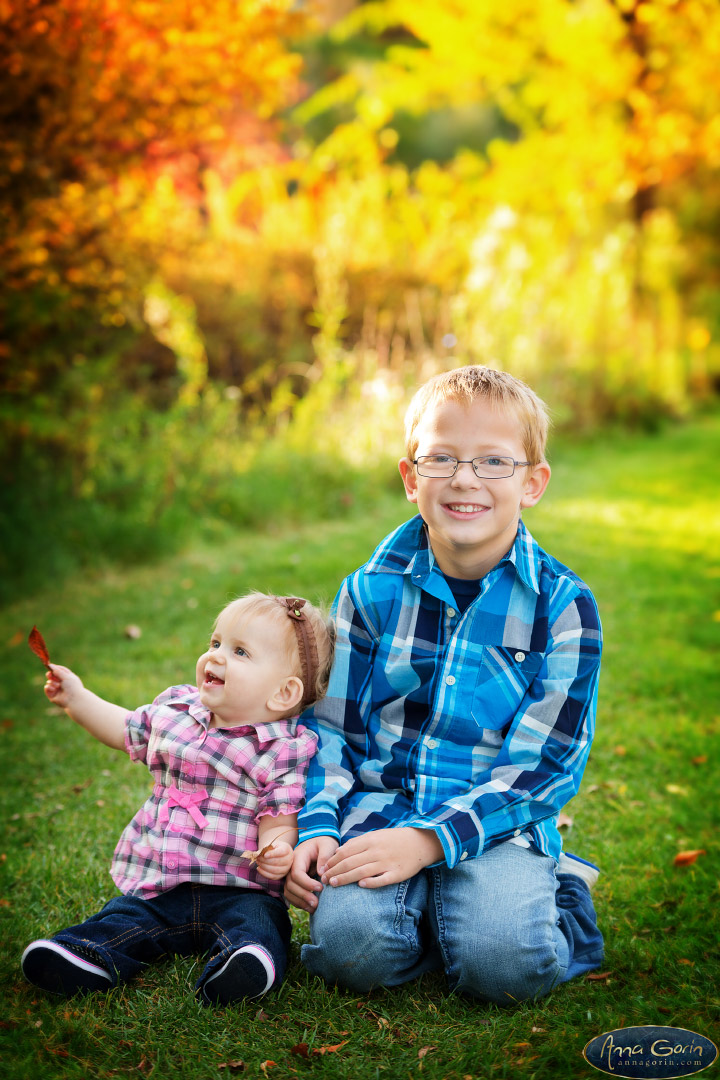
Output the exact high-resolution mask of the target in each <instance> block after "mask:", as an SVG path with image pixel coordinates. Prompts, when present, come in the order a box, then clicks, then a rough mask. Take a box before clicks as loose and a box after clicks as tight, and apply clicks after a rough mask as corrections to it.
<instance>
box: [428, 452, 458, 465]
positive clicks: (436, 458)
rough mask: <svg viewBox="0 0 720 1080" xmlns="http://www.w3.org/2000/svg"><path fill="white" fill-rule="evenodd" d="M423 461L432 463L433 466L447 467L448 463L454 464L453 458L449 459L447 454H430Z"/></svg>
mask: <svg viewBox="0 0 720 1080" xmlns="http://www.w3.org/2000/svg"><path fill="white" fill-rule="evenodd" d="M425 460H426V461H430V462H433V464H435V465H448V464H450V463H453V464H454V463H455V458H454V457H450V455H449V454H431V455H430V456H429V457H427V458H426V459H425Z"/></svg>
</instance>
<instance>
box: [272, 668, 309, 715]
mask: <svg viewBox="0 0 720 1080" xmlns="http://www.w3.org/2000/svg"><path fill="white" fill-rule="evenodd" d="M303 692H304V687H303V684H302V679H298V677H297V675H291V676H290V678H289V679H286V680H285V681H284V682H283V683H282V684H281V685H280V686H279V687H278V688H277V690H276V691H275V693H274V694H273V695H272V697H271V698H270V699H269V701H268V703H267V707H268V709H270V711H271V712H281V713H287V712H289V711H290V710H291V709H294V708H295V706H296V705H299V704H300V702H301V701H302V699H303Z"/></svg>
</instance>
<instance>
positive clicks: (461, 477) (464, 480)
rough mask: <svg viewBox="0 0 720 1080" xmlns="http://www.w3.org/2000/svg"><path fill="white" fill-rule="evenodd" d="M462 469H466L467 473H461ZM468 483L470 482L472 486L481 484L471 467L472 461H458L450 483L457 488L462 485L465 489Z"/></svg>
mask: <svg viewBox="0 0 720 1080" xmlns="http://www.w3.org/2000/svg"><path fill="white" fill-rule="evenodd" d="M463 469H466V470H467V472H463ZM468 481H471V482H472V484H473V485H477V484H479V483H480V482H481V481H480V477H479V476H478V475H477V473H476V472H475V470H474V469H473V467H472V461H459V462H458V467H457V469H456V470H455V475H454V476H453V478H452V482H453V484H456V485H458V486H460V485H462V486H464V487H467V484H468Z"/></svg>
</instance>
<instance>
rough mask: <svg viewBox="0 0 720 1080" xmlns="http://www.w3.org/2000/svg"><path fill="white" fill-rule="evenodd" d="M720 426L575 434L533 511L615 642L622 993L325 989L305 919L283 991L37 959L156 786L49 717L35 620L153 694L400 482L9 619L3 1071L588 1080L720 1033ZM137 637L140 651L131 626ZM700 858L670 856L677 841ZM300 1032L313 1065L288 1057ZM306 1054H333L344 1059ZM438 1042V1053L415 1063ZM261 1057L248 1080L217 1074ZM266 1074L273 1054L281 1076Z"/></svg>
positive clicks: (438, 985)
mask: <svg viewBox="0 0 720 1080" xmlns="http://www.w3.org/2000/svg"><path fill="white" fill-rule="evenodd" d="M719 456H720V417H707V418H705V419H703V420H699V421H697V422H694V423H692V424H688V425H687V426H684V427H674V428H668V429H666V430H665V431H664V432H663V433H662V434H660V435H659V436H657V437H630V436H627V435H622V436H620V435H610V434H608V435H605V436H604V437H603V438H602V439H601V440H600V439H599V440H598V441H596V442H594V443H585V444H581V445H562V446H558V448H557V449H556V450H555V452H554V454H553V462H554V477H553V481H552V483H551V487H550V489H549V491H548V494H547V496H546V497H545V499H544V501H543V503H542V504H541V506H540V507H538V508H537V509H536V510H534V511H532V512H530V513H528V515H527V518H526V520H527V523H528V525H529V527H530V528H531V530H532V531H533V532H534V534H535V535H536V536H537V537H538V539H539V540H540V542H541V543H542V544H544V545H545V546H546V547H547V548H548V549H549V550H550V551H552V552H553V553H554V554H555V555H556V556H557V557H558V558H560V559H562V560H563V561H565V562H567V563H568V564H569V565H570V566H572V567H573V568H574V569H575V570H577V571H578V572H579V573H580V574H582V575H583V576H584V577H585V579H586V580H587V581H588V582H589V583H590V585H591V586H592V587H593V589H594V591H595V593H596V595H597V598H598V601H599V604H600V609H601V613H602V616H603V622H604V629H605V635H606V651H605V661H604V672H603V679H602V685H601V699H600V709H599V718H598V731H597V738H596V742H595V746H594V748H593V752H592V755H591V758H590V762H589V765H588V769H587V772H586V776H585V781H584V784H583V787H582V789H581V792H580V794H579V795H578V796H577V797H576V798H575V799H574V800H573V802H572V803H571V804H570V805H569V806H568V808H567V812H568V814H569V815H570V816H571V817H572V818H573V824H572V826H571V827H570V829H569V831H568V836H567V841H566V846H567V847H568V849H569V850H571V851H576V852H577V853H578V854H580V855H582V856H584V857H586V858H589V859H591V860H593V861H595V862H597V863H599V864H600V865H601V867H602V869H603V876H602V877H601V878H600V882H599V884H598V886H597V889H596V894H595V895H596V906H597V909H598V915H599V919H600V923H601V926H602V928H603V930H604V933H605V936H606V945H607V955H606V961H605V964H604V966H603V969H602V970H603V971H604V972H608V973H609V975H608V977H607V979H606V980H602V981H587V980H576V981H574V982H572V983H570V984H567V985H565V986H562V987H560V988H558V989H557V990H555V991H554V992H553V993H552V994H551V995H550V996H549V997H547V998H545V999H543V1000H541V1001H539V1002H537V1003H526V1004H523V1005H520V1006H518V1007H517V1008H515V1009H512V1010H509V1011H502V1010H500V1009H498V1008H496V1007H495V1006H492V1005H483V1004H480V1003H473V1002H468V1001H466V1000H463V999H461V998H460V997H457V996H450V995H448V994H447V992H446V990H445V987H444V983H443V979H442V977H441V976H440V975H434V976H431V977H425V978H424V979H423V980H421V981H420V982H417V983H413V984H410V985H408V986H406V987H405V988H402V989H397V990H393V991H382V990H380V991H375V992H374V993H372V994H370V995H366V996H364V997H358V996H357V995H353V994H345V993H342V992H340V991H338V990H336V989H334V988H329V987H326V986H325V985H324V984H323V983H322V982H320V981H319V980H316V979H313V978H311V977H310V976H308V975H307V974H306V973H305V971H304V969H303V968H302V967H301V965H300V963H299V959H298V945H299V944H300V943H301V942H302V941H303V940H304V939H306V937H307V922H306V917H305V916H304V915H298V914H297V913H295V914H294V916H293V917H294V920H295V927H296V932H295V944H294V946H293V958H292V964H291V967H290V970H289V973H288V976H287V979H286V982H285V984H284V985H283V987H282V989H281V991H280V992H279V993H278V994H277V995H276V996H274V997H272V998H267V999H265V1000H264V1001H263V1002H262V1004H258V1003H257V1002H255V1003H251V1004H248V1005H240V1006H238V1007H236V1008H233V1009H228V1010H224V1011H223V1010H220V1011H211V1010H206V1009H203V1008H201V1007H200V1006H199V1005H197V1004H196V1002H195V1000H194V997H193V992H192V986H193V983H194V981H195V978H196V977H197V963H196V962H195V961H192V960H179V959H178V960H173V961H170V962H168V963H166V964H163V965H159V966H157V967H155V968H152V969H150V970H149V971H148V973H147V974H146V975H145V976H144V977H143V978H142V979H141V980H139V981H138V982H136V983H133V984H132V985H130V986H126V987H124V988H122V989H120V990H117V991H114V992H112V993H111V994H110V995H109V996H108V997H107V998H101V997H97V996H96V997H91V998H87V999H75V1000H72V1001H69V1002H65V1001H61V1000H59V999H51V998H46V997H45V996H44V995H42V994H41V993H39V992H38V993H36V992H35V991H34V989H33V988H32V987H30V986H28V985H27V984H26V983H25V982H24V980H23V978H22V975H21V973H20V971H19V966H18V962H19V957H20V953H21V951H22V948H23V947H24V945H25V944H26V943H27V942H28V941H30V940H32V939H33V938H34V937H38V936H41V935H47V934H50V933H52V932H54V931H55V930H57V929H59V928H60V927H62V926H65V925H69V924H71V923H73V922H75V921H78V920H80V919H81V918H82V917H84V916H86V915H87V914H89V913H90V912H92V911H94V910H96V909H97V908H98V907H99V905H100V904H101V903H102V902H104V900H106V899H107V898H108V897H109V896H110V895H112V893H113V891H114V890H113V886H112V883H111V880H110V878H109V875H108V873H107V868H108V864H109V859H110V856H111V854H112V850H113V847H114V844H115V840H116V838H117V836H118V834H119V832H120V830H121V829H122V827H123V826H124V824H125V823H126V822H127V821H128V820H129V818H130V816H131V815H132V813H133V812H134V810H135V809H136V807H137V805H139V803H140V801H141V800H142V799H143V798H144V797H145V793H146V791H147V788H148V780H149V778H148V777H147V774H146V773H144V772H143V770H142V769H140V768H137V767H135V766H133V765H131V764H130V763H129V762H128V761H127V760H126V759H125V758H124V757H123V756H122V755H120V754H117V753H114V752H113V751H111V750H109V749H107V748H105V747H103V746H101V745H100V744H98V743H95V742H94V741H93V740H92V739H91V738H90V737H89V736H87V735H86V733H84V732H83V731H81V730H80V729H78V728H77V727H75V726H74V725H73V724H72V723H71V721H69V720H68V719H67V718H65V717H64V714H58V713H57V712H56V710H54V709H51V708H50V707H49V706H48V705H47V703H46V701H45V698H44V696H43V694H42V690H41V687H42V682H43V672H42V668H41V666H40V664H39V663H38V661H37V660H36V659H35V658H34V657H33V656H32V655H31V653H30V652H29V650H28V649H27V647H26V645H25V639H26V637H27V633H28V631H29V630H30V628H31V626H32V625H33V623H37V624H38V626H39V627H40V628H41V630H42V632H43V633H44V635H45V638H46V640H47V643H48V645H49V647H50V651H51V655H52V656H53V658H54V659H56V660H57V661H58V662H61V663H62V662H65V663H68V664H69V665H71V666H73V667H74V668H75V669H76V670H77V671H78V673H79V674H81V675H82V676H84V677H85V678H86V681H87V682H88V684H89V685H90V686H91V687H92V689H94V690H96V691H97V692H98V693H100V694H103V695H105V696H107V697H109V698H111V699H112V700H116V701H118V702H121V703H123V704H127V705H128V706H135V705H138V704H141V703H142V702H144V701H146V700H149V699H151V698H152V697H153V696H154V695H155V694H156V693H157V692H158V691H159V690H160V689H162V688H164V687H165V686H167V685H169V684H170V683H172V682H176V681H185V680H190V679H192V674H193V672H194V663H195V658H196V656H197V654H198V652H199V651H200V648H201V646H202V645H203V643H204V641H205V638H206V635H207V632H208V629H209V627H210V624H211V622H212V619H213V618H214V616H215V614H216V611H217V610H218V608H219V607H220V606H221V605H222V604H223V603H224V601H225V600H226V599H228V598H229V597H230V596H233V595H236V594H237V593H238V592H241V591H243V590H245V589H247V588H251V587H252V588H260V589H272V590H277V591H284V592H288V591H298V592H300V593H305V594H307V595H309V596H311V597H313V598H315V599H320V600H326V601H329V600H330V599H331V598H332V595H333V593H334V591H335V588H336V586H337V583H338V582H339V580H340V578H341V576H342V575H343V574H344V573H346V572H347V571H348V570H350V569H352V568H354V567H355V566H356V565H358V564H359V563H360V562H362V561H363V560H364V559H365V558H366V556H367V554H368V553H369V551H370V550H371V548H372V546H373V544H374V543H375V541H376V540H377V539H379V538H380V537H381V536H382V535H384V534H385V533H386V532H387V531H388V530H389V529H390V528H392V527H393V526H394V525H395V524H397V523H398V522H399V521H400V520H401V518H402V517H403V516H405V515H406V513H407V512H409V510H410V508H409V507H408V506H407V504H406V503H405V502H404V501H403V498H402V494H401V490H400V486H399V481H398V492H397V496H396V497H389V496H387V495H386V494H382V495H381V497H380V498H379V500H378V502H377V504H376V505H375V508H374V510H373V511H372V512H367V511H364V512H363V513H362V514H361V513H359V512H357V513H354V514H353V513H351V514H350V516H347V517H345V518H344V519H343V520H340V521H334V522H331V523H323V524H320V523H314V524H312V525H301V526H299V527H297V526H295V525H294V524H293V523H292V522H286V523H285V524H284V525H283V524H282V523H277V524H276V528H275V530H274V532H272V533H271V534H264V535H258V534H249V533H241V534H238V535H237V537H236V538H234V539H232V540H231V541H227V540H223V541H222V542H221V543H218V544H215V545H205V546H203V545H202V544H200V543H198V544H197V545H196V546H194V547H193V548H191V549H190V550H188V551H186V552H185V553H184V554H182V555H179V556H178V555H175V556H173V557H172V558H170V559H168V560H167V561H166V562H165V563H164V564H162V565H155V566H152V567H149V568H148V567H143V566H138V567H135V568H127V567H123V568H122V569H121V570H106V571H102V572H101V571H96V572H94V573H92V574H87V575H86V576H77V577H74V578H70V579H67V580H65V581H63V582H61V583H60V584H58V585H57V586H55V585H54V583H53V581H52V580H48V581H47V587H46V590H45V591H43V592H41V593H38V594H36V595H34V596H33V597H31V598H28V599H25V600H23V601H22V602H19V603H16V604H14V605H13V606H12V607H10V608H7V609H6V610H5V611H4V612H3V613H2V614H1V615H0V641H2V643H3V646H4V648H3V650H2V654H1V655H0V666H1V670H0V746H1V747H2V750H3V754H2V761H3V784H2V815H3V817H2V820H3V840H2V847H1V848H0V875H1V877H0V919H1V920H2V935H1V943H0V965H1V968H0V970H1V971H2V977H3V984H4V988H3V998H4V1001H3V1009H2V1019H0V1041H1V1042H2V1044H3V1066H2V1067H3V1072H4V1075H5V1076H6V1077H8V1078H12V1080H19V1078H28V1080H35V1078H36V1077H43V1078H48V1080H53V1078H55V1077H63V1078H68V1080H75V1078H77V1080H80V1078H83V1080H84V1078H86V1077H89V1076H92V1077H93V1078H98V1080H106V1078H107V1080H109V1078H111V1077H137V1076H140V1077H145V1076H154V1077H166V1076H169V1077H178V1078H182V1080H214V1078H222V1077H227V1076H229V1075H230V1074H231V1073H232V1075H241V1076H243V1077H253V1078H255V1077H258V1078H262V1077H263V1076H268V1077H270V1078H271V1080H272V1078H278V1080H286V1078H288V1077H296V1076H298V1077H306V1076H307V1077H311V1076H312V1077H317V1078H322V1077H333V1078H340V1080H343V1078H348V1080H370V1078H373V1077H387V1078H392V1080H395V1078H397V1080H404V1078H407V1077H413V1078H417V1080H421V1078H427V1080H441V1078H446V1080H463V1078H465V1077H472V1078H476V1077H507V1078H516V1077H517V1078H523V1080H525V1078H528V1080H530V1078H538V1080H556V1078H568V1077H576V1076H578V1077H583V1076H591V1075H593V1070H592V1069H591V1068H590V1066H588V1065H587V1064H586V1063H585V1062H584V1060H583V1058H582V1047H583V1046H584V1045H585V1043H586V1042H587V1041H588V1040H589V1039H591V1038H592V1037H593V1036H595V1035H597V1034H599V1033H600V1032H602V1031H607V1030H609V1029H612V1028H615V1027H619V1026H624V1025H632V1024H663V1025H675V1026H680V1027H687V1028H690V1029H691V1030H694V1031H698V1032H700V1033H702V1034H705V1035H707V1036H708V1037H710V1038H714V1039H715V1041H716V1042H717V1041H718V1034H719V1032H718V1024H717V1018H718V1005H720V996H719V992H718V989H717V988H718V985H719V984H720V978H719V976H720V971H719V970H718V968H719V966H720V965H719V964H718V955H717V917H716V912H717V909H718V901H719V900H720V896H719V895H718V878H719V877H720V860H719V858H718V843H717V839H716V836H717V833H716V829H717V789H718V768H717V758H718V750H717V744H718V734H720V704H719V702H720V695H719V694H718V690H719V689H720V686H719V681H720V680H719V678H718V668H719V667H720V664H719V663H718V651H717V643H718V635H719V633H720V621H718V620H719V614H718V613H719V612H720V544H719V543H718V541H719V539H720V511H719V509H718V507H719V499H718V486H717V479H716V478H717V460H718V457H719ZM130 623H133V624H137V625H138V626H139V627H140V628H141V630H142V637H141V638H140V639H131V638H128V637H126V636H125V633H124V629H125V627H126V626H127V625H128V624H130ZM697 848H702V849H704V850H705V851H706V853H707V854H705V855H704V856H701V857H700V858H699V859H698V860H697V861H696V862H695V863H694V864H693V865H691V866H687V867H685V868H678V867H675V866H674V865H673V858H674V856H675V855H676V854H677V852H678V851H681V850H686V849H697ZM301 1044H307V1047H308V1056H307V1057H304V1056H302V1054H301V1053H297V1052H296V1053H293V1047H298V1046H301ZM339 1044H342V1045H340V1048H339V1049H337V1050H329V1051H326V1052H325V1053H314V1052H313V1051H315V1050H319V1049H320V1048H323V1047H335V1046H338V1045H339ZM421 1052H422V1053H421ZM240 1060H241V1061H243V1062H244V1069H243V1070H242V1071H240V1070H239V1069H237V1070H235V1071H233V1070H231V1069H230V1068H229V1067H226V1068H223V1066H226V1065H227V1063H229V1062H237V1061H240ZM269 1062H274V1063H275V1064H268V1063H269Z"/></svg>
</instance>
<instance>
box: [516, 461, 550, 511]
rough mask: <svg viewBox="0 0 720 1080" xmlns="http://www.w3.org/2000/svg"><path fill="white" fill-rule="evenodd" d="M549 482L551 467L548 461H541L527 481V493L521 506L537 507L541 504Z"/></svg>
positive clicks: (534, 467)
mask: <svg viewBox="0 0 720 1080" xmlns="http://www.w3.org/2000/svg"><path fill="white" fill-rule="evenodd" d="M549 482H550V466H549V465H548V463H547V461H541V462H540V464H539V465H533V467H532V470H531V472H530V475H529V477H528V478H527V480H526V481H525V493H524V495H523V497H522V499H521V500H520V505H521V506H535V505H536V504H537V503H539V502H540V500H541V499H542V497H543V495H544V494H545V488H546V487H547V486H548V483H549Z"/></svg>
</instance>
